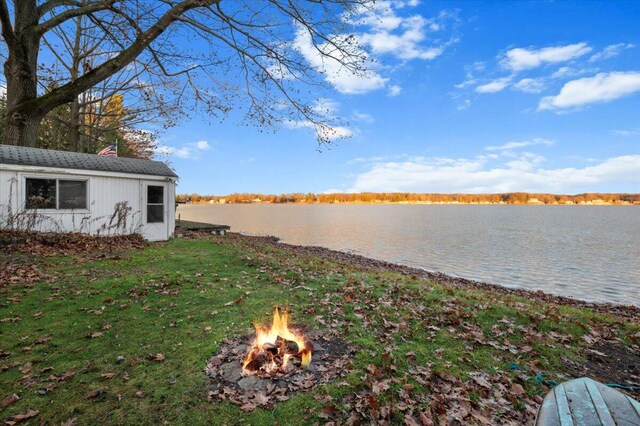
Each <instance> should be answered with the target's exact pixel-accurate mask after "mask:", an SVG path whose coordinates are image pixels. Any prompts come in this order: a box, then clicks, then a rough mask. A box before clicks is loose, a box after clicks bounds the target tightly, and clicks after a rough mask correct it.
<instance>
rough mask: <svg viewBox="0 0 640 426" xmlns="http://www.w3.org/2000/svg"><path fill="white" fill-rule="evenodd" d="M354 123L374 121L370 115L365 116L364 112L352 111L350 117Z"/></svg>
mask: <svg viewBox="0 0 640 426" xmlns="http://www.w3.org/2000/svg"><path fill="white" fill-rule="evenodd" d="M351 116H352V118H353V120H354V121H361V122H363V123H368V124H370V123H373V122H374V121H375V120H374V118H373V116H372V115H371V114H367V113H366V112H360V111H353V114H352V115H351Z"/></svg>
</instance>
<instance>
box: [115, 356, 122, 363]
mask: <svg viewBox="0 0 640 426" xmlns="http://www.w3.org/2000/svg"><path fill="white" fill-rule="evenodd" d="M116 362H117V363H118V364H122V363H123V362H124V357H123V356H122V355H120V356H118V358H116Z"/></svg>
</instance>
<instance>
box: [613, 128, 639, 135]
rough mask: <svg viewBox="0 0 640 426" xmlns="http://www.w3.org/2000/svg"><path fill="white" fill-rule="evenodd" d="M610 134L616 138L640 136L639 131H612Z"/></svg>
mask: <svg viewBox="0 0 640 426" xmlns="http://www.w3.org/2000/svg"><path fill="white" fill-rule="evenodd" d="M611 133H613V134H614V135H618V136H640V129H635V130H613V131H612V132H611Z"/></svg>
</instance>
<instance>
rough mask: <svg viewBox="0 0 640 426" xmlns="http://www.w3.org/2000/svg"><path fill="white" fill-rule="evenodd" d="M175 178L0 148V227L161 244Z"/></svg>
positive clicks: (120, 163) (103, 161)
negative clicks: (132, 236)
mask: <svg viewBox="0 0 640 426" xmlns="http://www.w3.org/2000/svg"><path fill="white" fill-rule="evenodd" d="M177 178H178V176H177V175H176V174H175V173H174V172H173V171H172V170H171V169H170V168H169V167H168V166H167V165H166V164H165V163H162V162H159V161H151V160H139V159H133V158H114V157H107V156H100V155H93V154H81V153H76V152H66V151H54V150H48V149H37V148H26V147H19V146H10V145H0V228H3V229H21V230H33V231H41V232H82V233H87V234H93V235H126V234H131V233H135V232H139V233H141V234H142V236H143V237H144V238H145V239H147V240H150V241H160V240H167V239H168V238H169V237H170V236H171V235H173V231H174V228H175V187H176V180H177Z"/></svg>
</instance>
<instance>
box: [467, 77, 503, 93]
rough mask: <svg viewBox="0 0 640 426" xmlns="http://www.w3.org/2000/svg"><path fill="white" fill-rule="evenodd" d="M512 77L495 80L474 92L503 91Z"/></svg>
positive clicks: (478, 87)
mask: <svg viewBox="0 0 640 426" xmlns="http://www.w3.org/2000/svg"><path fill="white" fill-rule="evenodd" d="M511 80H512V77H511V76H509V77H502V78H497V79H495V80H493V81H490V82H489V83H486V84H483V85H480V86H477V87H476V88H475V91H476V92H477V93H497V92H500V91H502V90H504V89H505V88H506V87H507V86H509V84H510V83H511Z"/></svg>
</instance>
